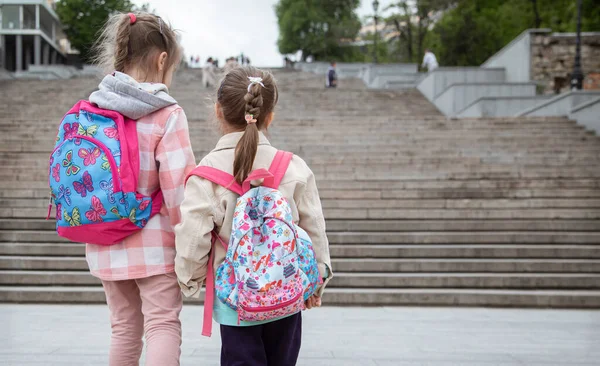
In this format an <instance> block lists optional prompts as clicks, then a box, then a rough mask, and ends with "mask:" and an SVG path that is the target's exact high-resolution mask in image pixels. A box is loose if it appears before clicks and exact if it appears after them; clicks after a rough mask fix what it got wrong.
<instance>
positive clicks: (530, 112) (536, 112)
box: [517, 91, 600, 118]
mask: <svg viewBox="0 0 600 366" xmlns="http://www.w3.org/2000/svg"><path fill="white" fill-rule="evenodd" d="M598 97H600V91H573V92H569V93H565V94H561V95H559V96H556V97H554V98H552V99H550V100H548V101H547V102H545V103H541V104H539V105H538V106H536V107H533V108H530V109H527V110H524V111H522V112H520V113H518V114H517V116H528V117H530V116H535V117H550V116H568V115H569V114H570V113H571V110H572V109H573V108H576V107H577V106H579V105H581V104H583V103H586V102H589V101H591V100H594V99H596V98H598ZM599 118H600V117H599Z"/></svg>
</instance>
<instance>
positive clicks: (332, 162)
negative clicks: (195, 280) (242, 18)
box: [4, 152, 600, 176]
mask: <svg viewBox="0 0 600 366" xmlns="http://www.w3.org/2000/svg"><path fill="white" fill-rule="evenodd" d="M43 155H44V156H43V157H42V156H40V157H39V158H38V159H33V158H28V159H30V160H22V159H19V160H17V159H8V160H7V161H5V164H4V167H5V168H6V169H7V170H8V169H10V170H11V172H13V173H14V174H23V173H31V172H35V173H37V174H40V173H41V174H47V173H48V172H47V171H48V159H47V156H46V155H47V154H43ZM598 159H600V152H599V153H596V154H587V153H582V154H577V156H576V157H565V158H559V157H552V158H542V157H539V158H538V157H529V156H527V157H518V156H516V155H515V156H508V155H507V156H502V157H493V156H490V157H485V156H481V157H480V156H472V157H469V156H456V157H453V156H447V155H445V156H443V155H440V156H439V157H435V156H427V157H412V158H402V157H396V156H388V155H382V156H379V157H370V156H362V157H359V156H356V157H339V158H334V157H332V158H330V159H328V158H324V157H323V158H319V157H314V158H310V157H308V158H307V157H306V156H305V159H304V160H305V161H306V163H307V164H308V165H309V166H311V169H313V170H317V171H318V170H320V169H321V170H322V169H324V168H327V167H332V169H340V167H342V166H352V167H354V166H372V167H374V168H379V167H391V166H394V167H403V166H420V167H436V168H437V167H453V166H462V167H465V166H468V167H471V168H475V167H479V166H484V165H487V164H490V163H502V164H512V166H513V167H515V168H517V167H518V168H523V167H539V166H545V167H559V166H565V165H568V166H590V161H597V160H598ZM591 165H594V164H591ZM36 176H37V175H36Z"/></svg>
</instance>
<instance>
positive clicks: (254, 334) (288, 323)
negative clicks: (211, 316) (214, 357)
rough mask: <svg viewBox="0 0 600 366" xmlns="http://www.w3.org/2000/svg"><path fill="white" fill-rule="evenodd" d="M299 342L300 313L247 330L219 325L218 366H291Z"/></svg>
mask: <svg viewBox="0 0 600 366" xmlns="http://www.w3.org/2000/svg"><path fill="white" fill-rule="evenodd" d="M301 340H302V314H301V313H298V314H295V315H292V316H290V317H287V318H284V319H281V320H277V321H275V322H272V323H267V324H263V325H254V326H250V327H232V326H228V325H221V344H222V346H221V366H294V365H296V361H297V360H298V354H299V353H300V344H301Z"/></svg>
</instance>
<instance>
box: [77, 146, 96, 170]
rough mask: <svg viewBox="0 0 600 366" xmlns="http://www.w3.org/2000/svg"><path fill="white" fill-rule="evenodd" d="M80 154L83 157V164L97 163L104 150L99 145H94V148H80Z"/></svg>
mask: <svg viewBox="0 0 600 366" xmlns="http://www.w3.org/2000/svg"><path fill="white" fill-rule="evenodd" d="M78 155H79V157H80V158H82V159H83V165H85V166H90V165H95V164H96V159H98V158H99V157H100V155H102V150H100V148H98V147H94V148H93V149H79V154H78Z"/></svg>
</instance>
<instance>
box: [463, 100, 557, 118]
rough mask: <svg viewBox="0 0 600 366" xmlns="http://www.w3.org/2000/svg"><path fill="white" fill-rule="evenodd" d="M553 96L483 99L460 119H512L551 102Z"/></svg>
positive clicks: (475, 103) (472, 105)
mask: <svg viewBox="0 0 600 366" xmlns="http://www.w3.org/2000/svg"><path fill="white" fill-rule="evenodd" d="M551 98H552V97H551V96H545V95H538V96H533V97H525V96H514V97H512V96H511V97H492V98H490V97H483V98H479V99H478V100H476V101H475V102H474V103H473V104H471V105H470V106H469V107H467V108H465V109H464V110H463V111H462V112H460V113H459V114H458V117H512V116H515V115H516V114H518V113H519V112H521V111H523V110H524V109H527V108H532V107H534V106H536V105H538V104H540V103H543V102H546V101H548V100H550V99H551Z"/></svg>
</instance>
